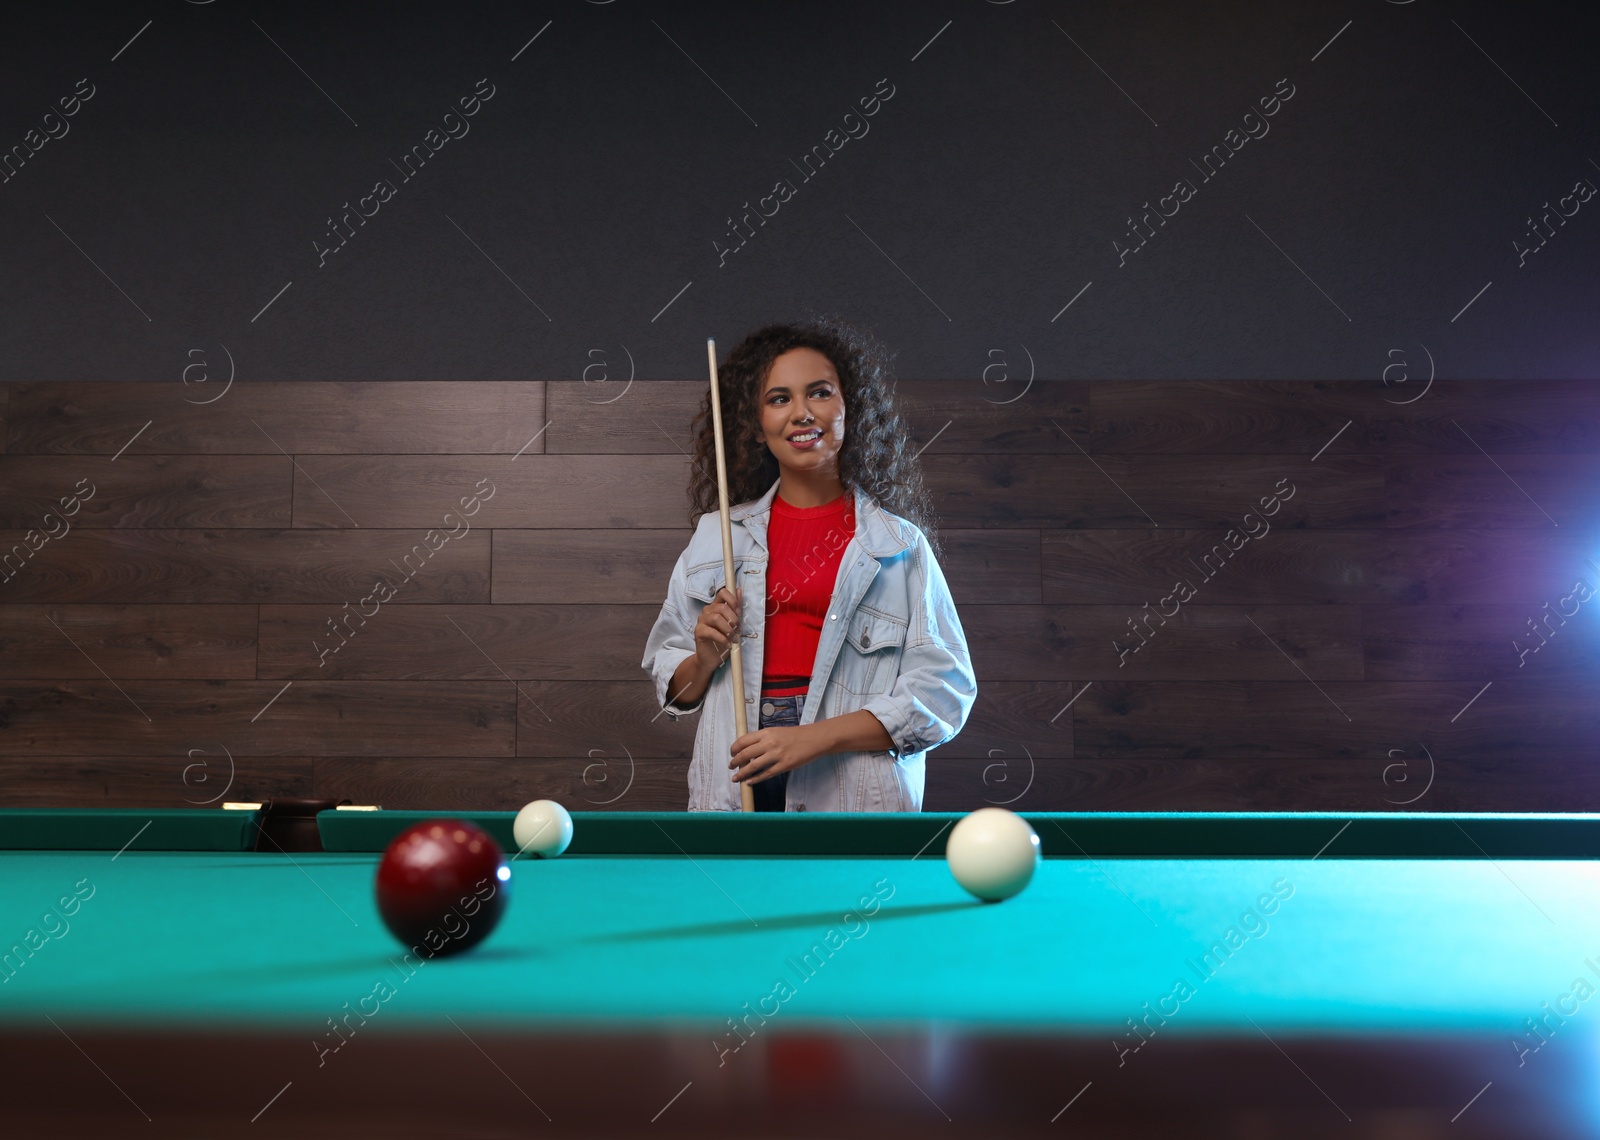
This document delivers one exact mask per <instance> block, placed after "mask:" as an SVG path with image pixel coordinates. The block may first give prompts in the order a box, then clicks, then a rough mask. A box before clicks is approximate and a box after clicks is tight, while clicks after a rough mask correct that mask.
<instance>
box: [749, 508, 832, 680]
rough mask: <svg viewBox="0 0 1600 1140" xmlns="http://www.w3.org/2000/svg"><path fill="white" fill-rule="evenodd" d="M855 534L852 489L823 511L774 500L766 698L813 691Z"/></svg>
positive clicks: (769, 540)
mask: <svg viewBox="0 0 1600 1140" xmlns="http://www.w3.org/2000/svg"><path fill="white" fill-rule="evenodd" d="M855 533H856V514H855V495H854V494H853V493H852V492H850V491H848V490H846V492H845V493H844V494H842V495H840V496H839V497H838V498H837V499H834V500H833V501H832V502H831V503H824V504H822V506H820V507H795V506H790V505H789V504H788V503H786V502H784V501H783V499H782V497H780V496H779V495H776V494H774V495H773V496H772V517H771V520H770V522H769V523H768V525H767V551H768V557H769V559H770V561H769V562H768V565H767V619H766V629H767V648H766V652H765V655H764V656H763V658H762V662H761V693H762V695H763V696H775V697H783V696H791V695H796V694H804V693H805V692H806V691H807V690H808V689H809V688H810V686H811V671H812V669H813V668H814V667H815V665H816V660H817V643H818V642H819V641H820V640H821V639H822V623H823V621H824V620H825V619H826V617H827V614H828V603H829V602H830V601H832V599H833V588H834V585H835V584H836V583H837V581H838V578H839V564H840V562H842V561H843V559H844V548H845V547H846V546H847V545H848V544H849V542H850V539H851V537H852V536H854V534H855Z"/></svg>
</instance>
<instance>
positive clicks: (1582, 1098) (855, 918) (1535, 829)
mask: <svg viewBox="0 0 1600 1140" xmlns="http://www.w3.org/2000/svg"><path fill="white" fill-rule="evenodd" d="M439 814H444V813H439ZM1024 815H1025V818H1027V819H1028V820H1029V821H1030V822H1031V823H1032V825H1033V827H1034V828H1035V830H1036V831H1037V832H1038V833H1039V836H1040V838H1041V841H1042V849H1043V853H1044V856H1045V858H1044V861H1043V863H1042V865H1041V867H1040V869H1039V871H1038V874H1037V875H1036V877H1035V879H1034V881H1033V883H1032V885H1031V886H1029V887H1028V889H1027V890H1025V891H1024V892H1023V893H1022V894H1021V895H1019V896H1017V897H1016V898H1013V899H1010V900H1008V901H1006V902H1002V903H992V904H986V903H980V902H978V901H976V900H974V899H972V898H970V897H969V896H967V895H966V894H965V893H963V892H962V890H961V889H960V888H959V887H958V886H957V885H956V884H955V882H954V881H953V880H952V879H951V877H950V875H949V873H948V870H947V868H946V867H945V864H944V859H943V850H944V837H945V835H946V834H947V832H948V829H949V828H950V826H951V825H952V824H953V823H954V822H955V821H956V820H957V819H958V818H960V817H959V816H957V815H946V814H934V813H924V814H920V815H892V816H838V815H825V814H818V813H811V814H794V815H772V816H768V815H758V816H748V815H747V816H740V815H731V816H730V815H720V814H693V815H688V814H667V813H605V812H575V813H573V818H574V822H575V836H574V840H573V843H572V846H571V848H570V850H569V851H568V853H567V854H566V855H564V856H562V857H561V858H559V859H555V860H548V861H544V860H535V859H523V858H518V859H515V860H514V861H513V863H512V875H511V879H510V882H509V886H508V889H509V891H510V902H509V908H508V910H507V913H506V915H505V918H504V920H503V921H502V922H501V924H500V926H499V927H498V928H497V929H496V930H495V931H494V932H493V933H492V934H491V935H490V937H489V938H488V939H487V941H485V942H484V943H483V944H482V945H481V946H479V947H477V948H476V949H474V950H471V951H469V952H467V953H465V954H462V955H460V956H458V957H437V958H431V959H429V958H426V957H417V956H415V955H413V956H411V957H409V958H408V957H407V955H406V952H405V948H404V947H402V946H401V945H400V944H399V943H398V942H395V941H394V940H393V939H392V938H391V937H390V935H389V934H388V932H387V931H386V930H385V928H384V927H383V925H382V923H381V921H380V920H379V918H378V915H377V912H376V909H375V906H374V902H373V877H374V871H375V867H376V864H377V861H378V858H379V853H380V852H381V851H382V849H383V848H384V846H385V845H386V844H387V842H388V841H389V839H390V838H392V837H393V836H394V835H395V834H397V833H398V832H399V831H400V830H402V829H403V828H404V827H406V826H408V825H409V824H411V823H413V822H416V821H417V820H419V819H423V818H431V816H430V815H429V814H428V813H416V812H393V811H342V810H341V811H328V812H324V813H322V814H321V815H320V816H317V817H316V823H317V830H318V831H319V833H320V838H321V845H322V847H323V848H324V850H322V851H320V852H306V851H300V852H288V851H282V850H277V849H274V848H275V847H276V844H275V843H263V842H262V829H261V827H260V821H259V818H258V817H257V815H256V814H255V813H253V812H251V811H214V810H187V811H161V810H154V809H152V810H148V811H135V810H121V809H118V810H100V811H88V810H83V811H79V810H59V811H52V810H44V809H35V810H31V811H30V810H10V811H0V922H4V923H5V929H3V930H0V948H9V949H7V950H6V954H5V956H4V961H3V965H0V1080H3V1082H4V1087H5V1090H6V1091H5V1095H4V1096H3V1097H0V1130H3V1132H4V1134H5V1135H21V1136H27V1135H42V1134H45V1133H46V1132H53V1133H54V1134H76V1133H79V1132H85V1133H86V1132H90V1131H92V1132H94V1133H95V1134H96V1135H98V1136H107V1135H123V1134H129V1135H164V1136H166V1135H196V1136H200V1135H207V1136H211V1135H235V1134H250V1135H262V1136H268V1135H283V1136H306V1135H316V1136H322V1135H326V1136H340V1137H355V1136H394V1135H466V1136H520V1135H530V1136H535V1135H536V1136H580V1135H583V1136H587V1135H607V1136H645V1135H653V1134H660V1133H671V1134H678V1135H730V1136H731V1135H759V1136H767V1135H770V1136H802V1135H827V1136H843V1135H862V1136H867V1135H870V1136H878V1137H891V1136H926V1135H942V1136H958V1137H968V1136H973V1137H976V1136H997V1135H1004V1136H1034V1135H1039V1136H1043V1135H1070V1136H1077V1137H1084V1136H1107V1137H1110V1136H1118V1137H1124V1136H1142V1135H1150V1136H1219V1137H1221V1136H1248V1137H1269V1136H1289V1135H1293V1136H1295V1137H1296V1138H1297V1140H1300V1138H1307V1137H1320V1136H1324V1135H1326V1136H1341V1137H1348V1136H1360V1137H1412V1136H1416V1137H1446V1136H1448V1137H1475V1138H1476V1137H1501V1136H1518V1137H1541V1138H1542V1137H1557V1136H1561V1137H1565V1136H1600V1081H1597V1079H1596V1078H1597V1075H1600V1049H1597V1031H1600V1002H1596V1004H1595V1006H1593V1007H1590V1006H1589V1005H1588V1004H1587V1002H1588V1000H1589V998H1590V997H1591V996H1593V995H1594V993H1595V992H1596V987H1600V906H1597V903H1600V862H1597V860H1600V816H1583V815H1517V816H1511V815H1442V814H1409V813H1385V814H1374V815H1348V814H1345V815H1333V814H1316V813H1311V814H1234V813H1226V814H1214V813H1206V814H1182V813H1130V814H1033V813H1024ZM457 817H458V818H467V819H471V820H473V821H474V822H476V823H478V824H479V825H481V826H483V827H485V828H487V829H488V830H489V831H490V832H491V833H492V834H494V835H496V837H497V838H498V839H499V840H500V841H501V842H502V843H503V844H505V845H506V847H507V849H508V851H509V850H510V849H511V830H510V829H511V820H512V813H510V812H486V813H468V814H466V815H458V816H457Z"/></svg>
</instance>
